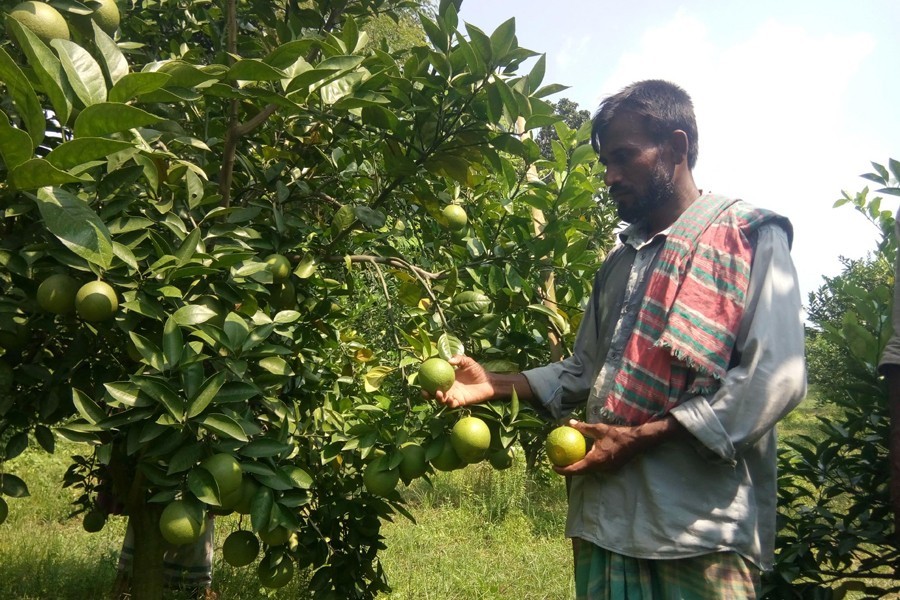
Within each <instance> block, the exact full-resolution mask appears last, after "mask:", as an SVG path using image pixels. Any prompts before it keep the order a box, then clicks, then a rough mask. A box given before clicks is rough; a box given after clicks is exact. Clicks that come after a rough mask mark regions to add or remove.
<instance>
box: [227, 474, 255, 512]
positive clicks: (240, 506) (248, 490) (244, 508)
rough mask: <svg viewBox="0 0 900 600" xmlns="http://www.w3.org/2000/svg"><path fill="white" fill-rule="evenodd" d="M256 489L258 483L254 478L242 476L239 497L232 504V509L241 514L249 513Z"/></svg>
mask: <svg viewBox="0 0 900 600" xmlns="http://www.w3.org/2000/svg"><path fill="white" fill-rule="evenodd" d="M258 489H259V484H258V483H256V480H255V479H253V478H252V477H250V476H247V477H244V479H243V480H242V481H241V499H240V500H239V501H238V502H237V503H236V504H235V505H234V506H233V508H234V511H235V512H237V513H240V514H242V515H249V514H250V506H251V504H252V503H253V497H254V496H256V490H258Z"/></svg>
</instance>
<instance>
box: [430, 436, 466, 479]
mask: <svg viewBox="0 0 900 600" xmlns="http://www.w3.org/2000/svg"><path fill="white" fill-rule="evenodd" d="M431 466H432V467H434V468H435V469H437V470H438V471H455V470H457V469H461V468H463V467H464V466H466V464H465V463H464V462H463V461H462V459H461V458H460V457H459V455H458V454H457V453H456V450H454V449H453V444H451V443H450V440H449V439H445V440H444V445H443V446H442V447H441V452H440V454H438V455H437V456H435V457H434V458H432V459H431Z"/></svg>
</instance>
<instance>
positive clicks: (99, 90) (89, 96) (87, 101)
mask: <svg viewBox="0 0 900 600" xmlns="http://www.w3.org/2000/svg"><path fill="white" fill-rule="evenodd" d="M50 45H51V46H53V47H54V48H55V49H56V51H57V53H58V54H59V60H60V62H61V63H62V67H63V70H64V71H65V72H66V76H67V77H68V80H69V85H71V86H72V90H73V91H74V92H75V95H76V96H78V99H79V100H81V103H82V104H84V106H92V105H94V104H99V103H101V102H106V79H104V77H103V70H102V69H101V68H100V65H99V64H98V63H97V61H96V60H94V57H93V56H91V54H90V53H89V52H88V51H87V50H85V49H84V48H82V47H81V46H79V45H78V44H76V43H75V42H70V41H69V40H64V39H55V40H51V41H50Z"/></svg>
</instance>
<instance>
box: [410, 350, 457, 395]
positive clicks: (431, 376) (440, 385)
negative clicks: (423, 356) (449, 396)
mask: <svg viewBox="0 0 900 600" xmlns="http://www.w3.org/2000/svg"><path fill="white" fill-rule="evenodd" d="M455 381H456V371H454V370H453V365H451V364H450V363H448V362H447V361H446V360H444V359H443V358H436V357H435V358H429V359H428V360H426V361H425V362H423V363H422V366H420V367H419V385H420V386H421V387H422V389H423V390H425V391H426V392H428V393H429V394H431V395H432V396H433V395H434V394H435V392H437V391H438V390H441V391H442V392H446V391H447V390H449V389H450V386H452V385H453V382H455Z"/></svg>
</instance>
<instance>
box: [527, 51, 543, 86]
mask: <svg viewBox="0 0 900 600" xmlns="http://www.w3.org/2000/svg"><path fill="white" fill-rule="evenodd" d="M546 69H547V55H546V54H541V57H540V58H538V59H537V60H536V61H535V63H534V66H533V67H532V68H531V72H530V73H529V74H528V76H527V77H526V79H527V81H528V91H529V92H531V91H534V90H536V89H538V86H539V85H541V82H542V81H543V80H544V72H545V71H546Z"/></svg>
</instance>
